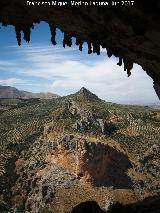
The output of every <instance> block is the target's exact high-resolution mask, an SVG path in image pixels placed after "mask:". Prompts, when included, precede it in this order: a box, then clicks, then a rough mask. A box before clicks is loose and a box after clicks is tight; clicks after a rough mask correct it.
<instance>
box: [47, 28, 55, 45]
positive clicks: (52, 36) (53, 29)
mask: <svg viewBox="0 0 160 213" xmlns="http://www.w3.org/2000/svg"><path fill="white" fill-rule="evenodd" d="M49 27H50V31H51V42H52V44H53V45H56V44H57V42H56V39H55V37H56V27H54V26H53V25H51V24H49Z"/></svg>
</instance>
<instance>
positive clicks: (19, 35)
mask: <svg viewBox="0 0 160 213" xmlns="http://www.w3.org/2000/svg"><path fill="white" fill-rule="evenodd" d="M15 32H16V38H17V42H18V45H19V46H20V45H21V28H20V27H19V26H15Z"/></svg>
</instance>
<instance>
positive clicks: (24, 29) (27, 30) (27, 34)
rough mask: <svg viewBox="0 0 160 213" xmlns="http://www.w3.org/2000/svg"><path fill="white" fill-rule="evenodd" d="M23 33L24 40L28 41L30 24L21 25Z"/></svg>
mask: <svg viewBox="0 0 160 213" xmlns="http://www.w3.org/2000/svg"><path fill="white" fill-rule="evenodd" d="M23 33H24V37H23V38H24V40H25V41H26V42H28V43H29V42H30V35H31V29H30V26H25V27H23Z"/></svg>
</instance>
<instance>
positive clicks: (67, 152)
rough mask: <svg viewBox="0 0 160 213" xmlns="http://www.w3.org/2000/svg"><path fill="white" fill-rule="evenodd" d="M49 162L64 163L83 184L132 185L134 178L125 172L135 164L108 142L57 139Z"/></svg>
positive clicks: (72, 137)
mask: <svg viewBox="0 0 160 213" xmlns="http://www.w3.org/2000/svg"><path fill="white" fill-rule="evenodd" d="M48 161H49V162H50V163H51V164H56V165H60V166H62V167H63V168H65V169H66V170H68V171H69V172H70V173H71V174H74V175H76V177H77V178H78V179H79V180H80V181H82V182H84V183H91V184H93V185H95V186H103V185H104V186H113V187H116V188H119V187H120V188H121V187H124V188H127V187H131V181H130V179H129V177H128V176H127V175H126V172H127V170H128V169H129V168H131V167H132V165H131V163H130V161H129V159H128V158H127V156H125V155H124V154H123V153H121V152H119V151H117V150H115V149H114V148H112V147H110V146H109V145H107V144H103V143H95V142H92V141H88V140H86V139H84V138H77V137H75V136H73V135H66V136H64V137H63V138H62V140H60V141H58V142H57V145H56V146H55V147H54V148H53V150H52V152H51V154H50V155H49V157H48Z"/></svg>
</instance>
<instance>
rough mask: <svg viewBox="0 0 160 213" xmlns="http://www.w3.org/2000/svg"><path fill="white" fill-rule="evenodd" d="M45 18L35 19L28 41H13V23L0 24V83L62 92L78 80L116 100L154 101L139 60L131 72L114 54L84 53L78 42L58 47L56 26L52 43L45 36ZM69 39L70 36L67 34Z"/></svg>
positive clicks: (67, 91) (59, 36)
mask: <svg viewBox="0 0 160 213" xmlns="http://www.w3.org/2000/svg"><path fill="white" fill-rule="evenodd" d="M50 37H51V36H50V30H49V27H48V25H47V24H46V23H44V22H41V23H40V24H36V25H35V29H34V30H32V34H31V42H30V43H29V44H28V43H26V42H25V41H24V40H22V45H21V46H20V47H19V46H18V45H17V41H16V36H15V31H14V28H13V27H11V26H9V27H1V29H0V46H1V50H0V85H9V86H14V87H16V88H18V89H22V90H27V91H32V92H53V93H57V94H59V95H67V94H70V93H74V92H76V91H78V90H79V89H80V88H81V87H82V86H84V87H86V88H88V89H90V90H91V91H92V92H94V93H96V94H97V95H98V96H99V97H100V98H102V99H104V100H107V101H112V102H116V103H131V104H134V103H135V104H147V103H157V102H159V100H158V98H157V96H156V94H155V92H154V89H153V82H152V79H151V78H150V77H149V76H147V75H146V73H145V72H144V71H143V70H142V69H141V67H140V66H138V65H134V68H133V70H132V75H131V77H129V78H128V77H127V73H126V72H124V71H123V66H122V67H119V66H117V65H116V64H117V61H118V59H117V58H115V57H111V58H110V59H109V58H107V54H106V51H105V50H103V49H102V52H101V55H100V56H97V55H96V54H91V55H88V54H87V48H86V45H84V48H83V50H84V51H83V52H80V51H79V50H78V46H76V45H73V46H72V47H71V48H69V47H66V48H63V47H62V40H63V34H62V33H61V32H60V30H57V36H56V41H57V43H58V44H57V45H56V46H53V45H52V44H51V42H50ZM73 43H75V39H73Z"/></svg>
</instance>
